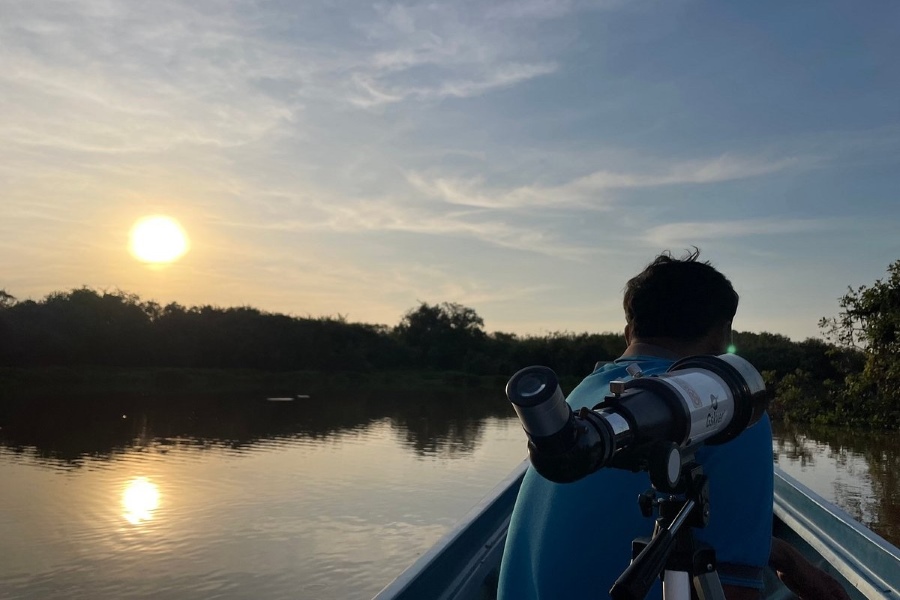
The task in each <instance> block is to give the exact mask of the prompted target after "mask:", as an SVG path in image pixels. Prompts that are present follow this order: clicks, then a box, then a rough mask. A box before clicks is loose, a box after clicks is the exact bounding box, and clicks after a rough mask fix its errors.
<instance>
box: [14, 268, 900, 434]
mask: <svg viewBox="0 0 900 600" xmlns="http://www.w3.org/2000/svg"><path fill="white" fill-rule="evenodd" d="M888 274H889V277H888V278H887V279H886V280H879V281H877V282H876V283H875V284H874V285H872V286H861V287H860V288H857V289H852V288H851V289H849V290H848V292H847V294H846V295H845V296H844V297H843V298H841V299H840V308H841V311H840V313H839V315H838V316H836V317H832V318H823V319H822V321H821V322H820V327H821V328H822V330H823V331H824V338H825V339H818V338H809V339H807V340H805V341H802V342H794V341H792V340H790V339H789V338H788V337H786V336H783V335H779V334H774V333H751V332H735V334H734V343H735V346H736V351H737V353H738V354H740V355H741V356H743V357H744V358H746V359H747V360H748V361H750V363H751V364H753V365H754V366H755V367H756V368H757V369H758V370H759V371H760V372H762V373H763V376H764V378H765V379H766V383H767V384H769V385H770V387H771V388H772V389H773V390H774V392H775V393H774V400H773V403H772V406H771V411H770V412H771V413H772V414H773V415H774V416H776V417H780V418H783V419H785V420H793V421H798V422H810V421H814V422H821V423H825V424H853V425H864V426H870V427H891V428H896V427H898V426H900V352H898V350H900V261H897V262H895V263H894V264H892V265H891V266H890V267H889V269H888ZM624 348H625V340H624V337H623V335H622V334H620V333H571V332H555V333H549V334H546V335H541V336H537V335H529V336H519V335H515V334H512V333H503V332H490V333H489V332H486V331H485V329H484V321H483V319H482V318H481V317H480V316H479V315H478V314H477V312H476V311H475V310H474V309H472V308H469V307H466V306H463V305H460V304H456V303H451V302H443V303H437V304H429V303H426V302H422V303H420V304H419V305H418V306H416V307H414V308H412V309H410V310H409V311H408V312H407V313H406V314H405V315H404V316H403V317H402V319H401V320H400V322H399V323H398V324H397V325H395V326H393V327H391V326H387V325H372V324H365V323H352V322H348V321H347V319H346V318H344V317H340V316H338V317H319V318H312V317H297V316H290V315H284V314H277V313H269V312H265V311H261V310H258V309H255V308H252V307H248V306H241V307H230V308H221V307H216V306H211V305H203V306H191V307H186V306H182V305H180V304H178V303H170V304H167V305H165V306H162V305H160V304H158V303H156V302H154V301H144V300H141V299H140V298H139V297H138V296H137V295H134V294H129V293H126V292H122V291H98V290H93V289H90V288H87V287H83V288H78V289H73V290H70V291H65V292H62V291H61V292H53V293H51V294H49V295H47V296H46V297H45V298H43V299H41V300H37V301H35V300H24V301H19V300H17V299H16V298H15V297H14V296H13V295H11V294H10V293H8V292H7V291H5V290H0V366H5V367H46V366H71V367H78V366H107V367H138V368H143V367H165V368H217V369H258V370H268V371H300V370H304V371H320V372H338V371H340V372H375V371H379V372H381V371H404V370H428V371H431V370H433V371H456V372H461V373H465V374H470V375H493V376H509V375H511V374H512V373H514V372H515V371H517V370H518V369H520V368H522V367H524V366H528V365H534V364H541V365H546V366H549V367H551V368H552V369H554V370H555V371H556V372H557V374H558V375H560V376H561V377H562V378H580V377H583V376H584V375H586V374H588V373H590V372H591V371H592V370H593V369H594V366H595V365H596V363H598V362H603V361H609V360H614V359H615V358H617V357H618V356H619V355H620V354H621V352H622V350H624Z"/></svg>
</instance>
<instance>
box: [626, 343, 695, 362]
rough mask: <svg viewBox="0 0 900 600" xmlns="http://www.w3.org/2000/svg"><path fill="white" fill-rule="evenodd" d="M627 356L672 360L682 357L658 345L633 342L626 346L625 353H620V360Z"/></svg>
mask: <svg viewBox="0 0 900 600" xmlns="http://www.w3.org/2000/svg"><path fill="white" fill-rule="evenodd" d="M629 356H654V357H657V358H671V359H673V360H674V359H678V358H681V357H682V356H684V355H683V354H680V353H678V352H677V351H675V350H673V349H670V348H666V347H664V346H660V345H658V344H651V343H649V342H637V341H635V342H631V343H630V344H628V347H627V348H625V352H623V353H622V358H627V357H629Z"/></svg>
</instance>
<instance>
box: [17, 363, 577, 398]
mask: <svg viewBox="0 0 900 600" xmlns="http://www.w3.org/2000/svg"><path fill="white" fill-rule="evenodd" d="M510 375H512V374H510ZM507 380H508V377H503V376H498V375H472V374H469V373H462V372H458V371H426V370H402V371H401V370H397V371H388V370H385V371H264V370H256V369H199V368H175V367H121V368H118V367H105V366H104V367H100V366H85V367H62V366H57V367H0V398H3V397H4V396H7V395H9V394H10V393H21V392H22V391H38V390H41V389H48V390H54V391H58V390H59V389H60V388H61V387H70V388H71V389H72V390H73V391H76V390H77V391H85V392H89V391H92V390H97V391H148V392H151V391H152V392H226V391H232V392H241V391H261V390H265V391H266V392H267V393H268V392H271V395H273V396H281V395H284V396H296V395H303V394H309V393H310V391H311V390H312V391H315V390H323V389H331V390H334V389H340V390H352V389H358V388H360V387H365V388H370V389H383V390H418V389H421V390H434V389H436V388H446V389H453V388H463V389H484V390H489V389H496V390H499V391H500V393H502V391H503V389H504V388H505V386H506V381H507ZM576 383H577V379H573V380H572V381H571V382H568V381H564V384H563V387H564V389H567V390H570V389H571V387H573V386H574V385H575V384H576ZM567 384H569V385H568V386H567Z"/></svg>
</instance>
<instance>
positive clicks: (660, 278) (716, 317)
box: [623, 248, 738, 353]
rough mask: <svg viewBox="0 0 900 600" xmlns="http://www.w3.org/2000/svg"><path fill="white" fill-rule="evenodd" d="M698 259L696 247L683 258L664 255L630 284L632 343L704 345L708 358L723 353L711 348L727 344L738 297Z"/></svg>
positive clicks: (628, 309)
mask: <svg viewBox="0 0 900 600" xmlns="http://www.w3.org/2000/svg"><path fill="white" fill-rule="evenodd" d="M699 255H700V251H699V250H697V249H696V248H695V249H694V252H692V253H690V254H688V255H687V256H685V257H684V258H682V259H677V258H673V257H672V255H671V254H669V253H664V254H661V255H660V256H658V257H657V258H656V259H655V260H654V261H653V262H651V263H650V264H649V265H647V267H646V268H645V269H644V270H643V271H642V272H640V273H639V274H638V275H636V276H635V277H633V278H632V279H630V280H629V281H628V284H627V285H626V286H625V300H624V302H623V304H624V307H625V320H626V323H627V326H626V329H625V333H626V337H627V338H629V342H632V341H644V342H651V343H659V342H660V341H661V340H671V341H677V342H680V343H682V344H697V343H704V344H705V345H707V346H710V350H709V352H710V353H714V352H721V351H724V348H722V349H721V350H717V349H716V348H713V347H712V346H719V345H724V344H725V343H726V342H725V340H726V339H727V335H728V332H729V331H730V328H731V321H732V320H733V319H734V315H735V313H736V312H737V306H738V295H737V292H735V291H734V287H732V285H731V282H730V281H728V279H727V278H726V277H725V276H724V275H722V274H721V273H719V272H718V271H717V270H716V269H714V268H713V267H712V266H711V265H710V264H709V263H708V262H700V261H698V260H697V258H698V256H699ZM708 340H712V342H711V343H706V341H708Z"/></svg>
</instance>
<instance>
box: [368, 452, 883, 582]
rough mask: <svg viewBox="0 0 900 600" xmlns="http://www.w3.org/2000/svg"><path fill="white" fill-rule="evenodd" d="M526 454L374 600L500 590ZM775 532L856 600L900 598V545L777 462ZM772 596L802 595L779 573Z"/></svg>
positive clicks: (769, 576) (768, 576)
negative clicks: (794, 476)
mask: <svg viewBox="0 0 900 600" xmlns="http://www.w3.org/2000/svg"><path fill="white" fill-rule="evenodd" d="M526 467H527V461H526V462H523V463H522V464H521V465H520V466H519V467H518V468H516V470H514V471H513V473H512V474H510V476H509V477H507V479H505V480H504V481H503V482H501V483H500V484H499V485H498V486H497V487H495V488H494V490H493V491H492V492H491V493H490V494H488V495H487V496H486V497H485V498H484V499H483V500H482V501H481V502H480V503H479V504H478V505H477V506H475V507H474V508H473V509H472V510H471V511H470V512H469V514H468V515H466V517H464V518H463V520H462V521H460V523H459V524H458V525H457V526H456V527H454V528H453V529H452V530H451V531H450V532H448V533H447V534H446V535H445V536H444V537H443V538H441V540H439V541H438V543H437V544H435V545H434V546H433V547H432V548H431V549H430V550H429V551H428V552H426V553H425V554H423V555H422V556H421V557H419V559H418V560H417V561H416V562H415V563H414V564H413V565H412V566H410V567H409V568H408V569H407V570H406V571H404V572H403V573H402V574H401V575H400V576H399V577H397V579H395V580H394V581H393V582H391V583H390V584H389V585H388V586H387V587H386V588H384V589H383V590H382V591H381V592H380V593H379V594H378V595H377V596H376V597H375V600H422V599H424V598H427V599H433V600H483V599H485V598H493V597H495V596H496V589H497V576H498V573H499V568H500V560H501V558H502V556H503V544H504V542H505V541H506V530H507V528H508V526H509V518H510V515H511V514H512V509H513V505H514V504H515V501H516V495H517V494H518V491H519V486H520V485H521V483H522V477H523V476H524V474H525V469H526ZM774 512H775V531H774V533H775V535H777V536H778V537H780V538H782V539H784V540H786V541H788V542H790V543H791V544H792V545H793V546H794V547H795V548H797V549H799V550H800V551H801V552H802V553H803V554H804V555H806V557H807V558H808V559H809V560H810V561H811V562H812V563H813V564H815V565H816V566H818V567H820V568H822V569H824V570H826V571H828V572H830V573H831V574H833V575H834V576H835V577H836V578H837V579H838V580H839V581H840V582H841V583H842V584H843V585H844V587H845V589H847V591H848V593H849V594H850V596H851V597H852V598H854V600H856V599H864V598H865V599H874V598H879V599H883V598H888V599H895V600H900V551H898V549H897V548H896V547H895V546H893V545H891V544H890V543H888V542H887V541H885V540H884V539H883V538H881V537H879V536H878V535H876V534H875V533H873V532H872V531H870V530H869V529H867V528H866V527H864V526H863V525H861V524H860V523H858V522H857V521H855V520H854V519H853V518H852V517H851V516H850V515H848V514H847V513H846V512H844V511H842V510H841V509H840V508H838V507H836V506H834V505H833V504H831V503H830V502H828V501H826V500H824V499H823V498H822V497H821V496H819V495H818V494H816V493H815V492H813V491H812V490H810V489H809V488H807V487H805V486H804V485H803V484H801V483H799V482H798V481H797V480H795V479H794V478H792V477H790V476H789V475H787V474H786V473H784V472H783V471H782V470H780V469H778V468H776V469H775V504H774ZM766 585H767V589H766V593H765V597H766V599H767V600H768V599H771V600H782V599H783V600H787V599H791V598H795V596H794V595H793V594H792V593H791V592H790V591H789V590H788V589H787V588H786V587H785V586H784V585H783V584H782V583H781V582H780V581H779V580H778V578H777V577H776V576H775V574H774V573H772V572H768V573H767V574H766Z"/></svg>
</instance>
